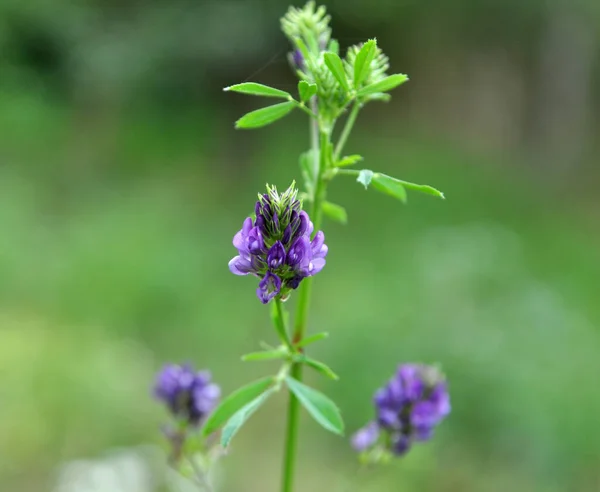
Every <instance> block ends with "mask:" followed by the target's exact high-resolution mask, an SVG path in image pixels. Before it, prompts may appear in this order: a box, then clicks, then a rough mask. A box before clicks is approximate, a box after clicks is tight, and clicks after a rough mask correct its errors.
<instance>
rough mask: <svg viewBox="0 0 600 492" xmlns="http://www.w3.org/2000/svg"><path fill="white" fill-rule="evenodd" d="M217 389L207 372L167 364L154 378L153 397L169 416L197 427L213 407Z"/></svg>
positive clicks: (186, 366) (187, 365) (217, 395)
mask: <svg viewBox="0 0 600 492" xmlns="http://www.w3.org/2000/svg"><path fill="white" fill-rule="evenodd" d="M220 395H221V390H220V388H219V386H217V385H216V384H214V383H212V382H211V375H210V372H208V371H198V372H196V371H194V369H193V367H192V366H191V365H189V364H185V365H182V366H180V365H177V364H167V365H166V366H164V367H163V368H162V370H161V371H160V372H159V373H158V375H157V376H156V383H155V386H154V396H156V398H158V399H159V400H161V401H163V402H164V403H165V404H166V405H167V407H168V408H169V410H170V411H171V412H172V413H173V415H174V416H175V417H177V418H181V419H183V420H185V421H186V422H188V423H190V424H192V425H198V424H199V423H201V422H202V421H203V420H204V418H205V417H206V416H207V415H208V414H209V413H210V412H211V411H212V410H213V409H214V408H215V406H216V404H217V402H218V400H219V396H220Z"/></svg>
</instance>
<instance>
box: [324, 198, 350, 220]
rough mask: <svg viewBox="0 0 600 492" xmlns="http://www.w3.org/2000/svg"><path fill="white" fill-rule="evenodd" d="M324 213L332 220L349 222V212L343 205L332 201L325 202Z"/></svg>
mask: <svg viewBox="0 0 600 492" xmlns="http://www.w3.org/2000/svg"><path fill="white" fill-rule="evenodd" d="M323 213H324V214H325V215H326V216H327V217H329V218H330V219H331V220H335V221H336V222H339V223H340V224H347V223H348V213H347V212H346V209H345V208H344V207H342V206H341V205H336V204H335V203H331V202H323Z"/></svg>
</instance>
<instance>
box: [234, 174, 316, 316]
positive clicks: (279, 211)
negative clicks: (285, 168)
mask: <svg viewBox="0 0 600 492" xmlns="http://www.w3.org/2000/svg"><path fill="white" fill-rule="evenodd" d="M267 191H268V193H266V194H264V195H259V196H258V201H257V202H256V205H255V208H254V212H255V216H256V218H255V219H254V220H252V218H251V217H248V218H247V219H246V220H245V221H244V224H243V226H242V229H241V230H240V231H239V232H238V233H237V234H236V235H235V236H234V238H233V245H234V246H235V247H236V248H237V250H238V256H235V257H234V258H233V259H232V260H231V261H230V262H229V269H230V270H231V272H232V273H234V274H235V275H248V274H252V275H255V276H256V277H258V278H260V279H261V280H260V282H259V284H258V289H257V290H256V295H257V296H258V298H259V299H260V300H261V302H262V303H263V304H267V303H268V302H269V301H270V300H271V299H273V298H274V297H276V296H280V297H281V298H283V299H285V298H286V297H287V296H288V295H289V292H290V291H291V290H292V289H296V288H297V287H298V285H300V282H301V281H302V280H303V279H304V278H306V277H310V276H312V275H315V274H317V273H319V272H320V271H321V270H322V269H323V267H324V266H325V257H326V256H327V245H326V244H325V235H324V234H323V232H322V231H319V232H317V233H316V234H315V237H314V238H313V239H312V241H311V239H310V236H311V234H312V232H313V230H314V227H313V223H312V222H311V221H310V218H309V217H308V214H307V213H306V212H304V211H303V210H302V204H301V202H300V201H299V200H298V199H297V195H298V191H297V190H296V188H295V186H294V184H292V186H290V187H289V188H288V189H287V190H286V191H285V192H284V193H281V194H279V193H278V192H277V189H276V188H275V187H270V186H267Z"/></svg>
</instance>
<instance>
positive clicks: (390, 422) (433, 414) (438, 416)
mask: <svg viewBox="0 0 600 492" xmlns="http://www.w3.org/2000/svg"><path fill="white" fill-rule="evenodd" d="M373 400H374V404H375V408H376V414H377V417H376V419H375V420H374V421H372V422H370V423H369V424H367V425H366V426H365V427H363V428H362V429H360V430H359V431H358V432H357V433H356V434H354V436H353V437H352V446H353V447H354V449H356V450H357V451H365V450H368V449H370V448H374V447H375V448H379V450H383V451H385V452H388V453H391V454H392V455H396V456H400V455H403V454H405V453H406V452H407V451H408V450H409V449H410V448H411V446H412V444H413V443H414V442H417V441H427V440H429V439H430V438H431V437H432V435H433V431H434V429H435V427H436V426H437V425H438V424H439V423H440V422H441V421H442V420H443V419H444V418H445V417H446V416H447V415H448V414H449V413H450V396H449V394H448V389H447V385H446V382H445V380H444V378H443V376H442V375H441V374H440V372H439V371H438V370H437V369H436V368H434V367H430V366H425V365H420V364H404V365H401V366H399V367H398V370H397V372H396V374H395V375H394V377H393V378H392V379H391V380H390V381H389V382H388V384H387V385H386V386H384V387H383V388H381V389H380V390H378V391H377V392H376V393H375V397H374V399H373ZM376 445H377V446H376Z"/></svg>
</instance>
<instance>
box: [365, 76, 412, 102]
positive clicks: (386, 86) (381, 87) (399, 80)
mask: <svg viewBox="0 0 600 492" xmlns="http://www.w3.org/2000/svg"><path fill="white" fill-rule="evenodd" d="M406 81H408V77H407V76H406V75H404V74H402V73H397V74H396V75H390V76H388V77H386V78H385V79H383V80H380V81H379V82H375V83H374V84H371V85H368V86H366V87H363V88H362V89H360V90H359V91H358V92H357V93H356V95H357V96H358V97H362V96H367V95H369V94H373V93H375V92H387V91H391V90H392V89H394V88H395V87H398V86H399V85H401V84H404V83H405V82H406Z"/></svg>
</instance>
